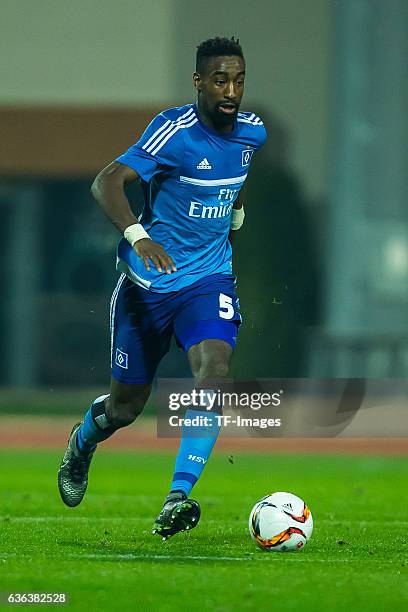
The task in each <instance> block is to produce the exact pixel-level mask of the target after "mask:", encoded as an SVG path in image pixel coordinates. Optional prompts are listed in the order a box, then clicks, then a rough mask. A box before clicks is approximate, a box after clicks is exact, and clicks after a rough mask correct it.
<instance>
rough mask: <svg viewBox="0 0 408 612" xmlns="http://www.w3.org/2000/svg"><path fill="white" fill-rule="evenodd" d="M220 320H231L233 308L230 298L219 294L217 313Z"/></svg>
mask: <svg viewBox="0 0 408 612" xmlns="http://www.w3.org/2000/svg"><path fill="white" fill-rule="evenodd" d="M218 314H219V315H220V317H221V319H232V317H233V316H234V307H233V305H232V297H230V296H229V295H225V293H220V310H219V312H218Z"/></svg>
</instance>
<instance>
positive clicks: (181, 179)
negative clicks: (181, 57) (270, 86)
mask: <svg viewBox="0 0 408 612" xmlns="http://www.w3.org/2000/svg"><path fill="white" fill-rule="evenodd" d="M265 138H266V132H265V128H264V125H263V123H262V121H261V120H260V119H259V117H257V116H256V115H255V114H254V113H238V115H237V119H236V121H235V124H234V128H233V130H232V131H231V132H228V133H219V132H216V131H215V130H213V129H211V128H209V127H208V126H206V125H205V124H204V123H203V122H202V121H201V119H200V115H199V112H198V108H197V106H196V105H195V104H187V105H186V106H182V107H179V108H171V109H169V110H166V111H163V112H162V113H160V114H159V115H157V117H155V118H154V119H153V121H152V122H151V123H150V124H149V126H148V127H147V129H146V130H145V132H144V133H143V135H142V136H141V138H140V140H139V141H138V142H137V143H136V144H134V145H133V146H131V147H130V148H129V149H128V151H126V153H124V154H123V155H121V156H120V157H118V158H117V160H116V161H117V162H119V163H121V164H125V165H126V166H129V167H130V168H133V170H135V171H136V172H137V173H138V174H139V176H140V177H141V180H142V188H143V193H144V198H145V206H144V210H143V213H142V216H141V218H140V219H139V221H140V223H141V224H142V225H143V227H144V228H145V230H146V231H147V232H148V233H149V236H150V237H151V238H152V240H154V241H155V242H158V243H159V244H161V245H162V246H163V248H164V249H165V251H166V252H167V253H168V254H169V255H170V256H171V257H172V258H173V260H174V263H175V265H176V267H177V272H172V273H171V274H166V273H165V272H163V273H160V272H158V271H157V270H156V269H155V268H154V267H153V266H152V267H151V270H150V272H148V271H147V270H146V268H145V266H144V264H143V262H142V260H141V259H140V258H139V257H138V256H137V255H136V253H135V251H134V249H133V248H132V247H131V246H130V244H129V243H128V242H127V241H126V240H125V239H122V240H121V241H120V243H119V245H118V257H117V269H118V270H119V271H121V272H124V273H125V274H127V275H128V276H129V278H131V279H132V280H133V281H134V282H135V283H136V284H138V285H140V286H141V287H144V288H145V289H150V290H151V291H158V292H162V293H166V292H169V291H178V290H179V289H182V288H183V287H187V286H189V285H191V284H193V283H195V282H196V281H198V280H200V279H201V278H203V277H206V276H210V275H212V274H231V272H232V261H231V256H232V253H231V245H230V243H229V240H228V234H229V230H230V224H231V213H232V207H233V204H234V201H235V200H236V198H237V196H238V193H239V190H240V189H241V187H242V185H243V184H244V181H245V179H246V177H247V174H248V170H249V166H250V163H251V160H252V156H253V153H254V151H256V150H257V149H259V148H260V147H261V146H262V145H263V143H264V141H265Z"/></svg>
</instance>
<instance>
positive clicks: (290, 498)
mask: <svg viewBox="0 0 408 612" xmlns="http://www.w3.org/2000/svg"><path fill="white" fill-rule="evenodd" d="M312 532H313V518H312V514H311V512H310V510H309V508H308V507H307V506H306V504H305V502H304V501H303V500H302V499H300V497H296V495H292V493H272V495H266V496H265V497H263V498H262V499H261V500H259V501H258V502H257V503H256V504H255V506H254V507H253V508H252V511H251V514H250V515H249V533H250V534H251V536H252V538H253V540H255V542H256V543H257V545H258V546H259V547H260V548H262V550H269V551H276V552H291V551H297V550H300V549H301V548H303V547H304V545H305V544H306V542H308V541H309V539H310V537H311V535H312Z"/></svg>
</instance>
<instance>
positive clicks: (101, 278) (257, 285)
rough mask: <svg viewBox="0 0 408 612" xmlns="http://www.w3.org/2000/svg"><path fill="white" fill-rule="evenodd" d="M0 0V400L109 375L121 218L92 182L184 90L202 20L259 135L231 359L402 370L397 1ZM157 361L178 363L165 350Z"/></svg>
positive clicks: (240, 367) (350, 372)
mask: <svg viewBox="0 0 408 612" xmlns="http://www.w3.org/2000/svg"><path fill="white" fill-rule="evenodd" d="M0 10H1V16H2V17H1V22H2V23H1V30H2V32H1V36H0V57H1V58H2V59H1V61H0V83H1V87H0V141H1V147H0V215H1V217H0V218H1V222H0V236H1V241H0V244H1V252H0V257H1V267H0V275H1V287H2V298H1V305H0V321H1V329H2V334H1V337H0V386H1V389H2V393H1V397H2V398H3V400H2V401H1V406H3V407H4V406H5V405H6V406H7V408H8V409H10V406H11V405H12V403H10V402H11V400H10V397H11V396H12V393H13V390H16V389H17V390H19V391H20V392H21V391H24V390H26V391H27V392H29V393H31V392H32V390H33V389H37V390H43V392H44V393H45V394H48V396H50V394H51V395H52V394H55V397H57V395H58V390H61V389H72V390H75V391H78V390H81V389H86V388H88V387H97V388H98V389H100V391H101V392H103V391H104V390H105V389H106V387H107V384H108V380H109V325H108V309H109V301H110V295H111V292H112V290H113V288H114V286H115V284H116V278H117V273H116V272H115V246H116V242H117V239H118V234H117V233H116V230H115V229H114V228H113V227H112V226H111V225H110V223H109V222H108V221H107V220H106V219H105V218H104V216H103V214H102V213H101V212H100V210H99V209H98V206H97V204H96V203H95V202H94V201H93V199H92V197H91V195H90V186H91V183H92V181H93V178H94V176H95V175H96V174H97V173H98V171H99V170H100V169H101V168H102V167H104V166H105V165H107V164H108V163H109V162H110V161H112V159H114V158H115V157H117V156H118V155H119V154H120V153H121V152H123V151H124V150H125V149H126V148H127V147H128V146H129V145H131V144H132V143H134V142H135V141H136V140H137V138H138V136H139V135H140V134H141V132H142V131H143V129H144V128H145V126H146V124H147V123H148V121H149V120H150V119H151V118H152V117H153V116H154V115H155V114H156V113H157V112H159V111H160V110H162V109H163V108H168V107H171V106H176V105H183V104H186V103H188V102H192V101H194V92H193V87H192V82H191V74H192V72H193V70H194V61H195V50H196V46H197V44H198V43H200V42H201V41H202V40H205V39H207V38H211V37H213V36H216V35H221V36H223V35H225V36H232V35H235V36H238V37H239V38H240V41H241V44H242V46H243V50H244V54H245V56H246V60H247V81H246V93H245V98H244V102H243V105H242V110H251V111H255V112H257V113H259V114H260V115H261V116H262V118H263V120H264V122H265V124H266V127H267V130H268V133H269V139H268V141H267V145H266V146H265V147H264V149H263V150H262V152H260V153H259V154H258V155H257V156H256V158H255V160H254V163H253V164H252V168H251V172H250V176H249V179H248V191H247V196H246V211H247V216H246V222H245V225H244V227H243V229H242V230H241V231H240V232H239V236H238V237H237V238H238V239H237V240H236V248H235V254H234V257H235V271H236V273H237V274H238V279H239V293H240V298H241V307H242V311H243V317H244V323H245V324H244V325H243V326H242V330H241V334H240V341H239V345H238V350H237V352H236V355H235V358H234V365H233V368H234V374H235V375H236V376H241V377H244V376H245V377H252V376H255V377H374V378H376V377H396V378H398V377H399V378H404V377H405V376H406V372H407V368H408V224H407V221H408V206H407V198H406V193H408V184H407V183H408V179H407V176H408V173H407V154H406V153H407V145H406V143H407V140H408V134H407V131H408V130H407V123H408V119H407V116H408V115H407V112H406V102H407V83H408V80H407V78H406V77H407V74H406V73H407V62H406V58H407V57H408V2H407V1H406V0H387V1H385V0H342V1H335V0H308V1H307V2H305V1H304V0H264V1H261V0H253V2H251V3H248V2H244V1H243V0H235V2H233V3H232V2H231V3H230V2H228V3H221V2H213V1H211V0H209V1H206V2H198V1H195V0H194V1H191V0H190V1H187V0H155V2H148V1H145V0H143V1H142V0H141V1H138V0H118V1H117V2H115V3H111V2H107V1H104V0H71V2H69V3H66V2H63V1H62V0H37V1H36V2H32V0H13V1H11V0H0ZM404 58H405V59H404ZM130 198H131V200H132V203H134V204H135V206H137V205H138V203H140V199H141V194H140V193H139V192H138V190H137V189H134V190H132V192H131V193H130ZM160 374H161V375H162V376H169V377H173V376H177V377H180V376H187V375H188V367H187V363H186V360H185V357H184V355H183V354H182V353H181V352H180V351H179V350H177V349H176V348H175V347H173V348H172V351H171V353H170V354H169V355H168V356H167V358H166V359H165V360H164V362H163V364H162V366H161V371H160ZM89 399H91V397H89ZM19 401H20V400H19ZM30 401H31V403H30V406H33V402H32V396H31V400H30ZM41 401H42V400H41ZM17 404H18V405H17ZM17 404H16V409H19V408H21V409H22V406H21V402H20V404H19V403H18V402H17Z"/></svg>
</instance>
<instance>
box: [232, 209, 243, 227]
mask: <svg viewBox="0 0 408 612" xmlns="http://www.w3.org/2000/svg"><path fill="white" fill-rule="evenodd" d="M244 217H245V211H244V207H243V206H241V208H233V209H232V215H231V229H232V230H239V228H240V227H241V225H242V224H243V222H244Z"/></svg>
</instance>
